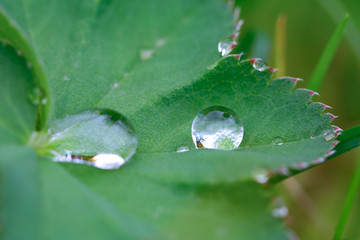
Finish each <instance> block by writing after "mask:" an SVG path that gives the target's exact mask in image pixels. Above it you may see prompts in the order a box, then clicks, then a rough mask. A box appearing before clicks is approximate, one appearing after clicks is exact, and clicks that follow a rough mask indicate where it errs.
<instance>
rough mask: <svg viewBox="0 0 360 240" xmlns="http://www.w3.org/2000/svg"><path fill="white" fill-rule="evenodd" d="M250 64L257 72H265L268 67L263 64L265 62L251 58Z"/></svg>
mask: <svg viewBox="0 0 360 240" xmlns="http://www.w3.org/2000/svg"><path fill="white" fill-rule="evenodd" d="M250 63H251V64H252V65H253V67H254V69H255V70H257V71H260V72H262V71H265V70H266V69H268V68H269V67H268V66H267V65H266V64H265V62H264V61H263V60H262V59H260V58H253V59H251V60H250Z"/></svg>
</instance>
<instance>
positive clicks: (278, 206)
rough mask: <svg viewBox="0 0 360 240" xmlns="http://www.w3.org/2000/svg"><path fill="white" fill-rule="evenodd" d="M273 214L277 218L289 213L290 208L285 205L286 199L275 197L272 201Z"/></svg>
mask: <svg viewBox="0 0 360 240" xmlns="http://www.w3.org/2000/svg"><path fill="white" fill-rule="evenodd" d="M272 206H273V209H272V211H271V213H272V216H273V217H276V218H284V217H286V216H287V215H288V214H289V209H288V208H287V207H286V206H285V204H284V200H283V199H282V198H280V197H278V198H275V199H274V200H273V202H272Z"/></svg>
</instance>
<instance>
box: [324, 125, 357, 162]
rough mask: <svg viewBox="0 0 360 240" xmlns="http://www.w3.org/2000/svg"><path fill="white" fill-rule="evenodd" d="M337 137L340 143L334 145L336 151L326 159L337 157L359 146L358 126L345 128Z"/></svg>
mask: <svg viewBox="0 0 360 240" xmlns="http://www.w3.org/2000/svg"><path fill="white" fill-rule="evenodd" d="M337 139H338V140H339V141H340V143H339V144H338V145H337V146H336V147H335V150H336V152H335V153H334V154H333V155H331V156H330V157H329V158H328V159H331V158H334V157H337V156H339V155H341V154H343V153H345V152H347V151H350V150H351V149H353V148H356V147H358V146H360V126H356V127H353V128H350V129H347V130H345V131H344V132H343V133H342V134H341V135H340V136H339V137H338V138H337Z"/></svg>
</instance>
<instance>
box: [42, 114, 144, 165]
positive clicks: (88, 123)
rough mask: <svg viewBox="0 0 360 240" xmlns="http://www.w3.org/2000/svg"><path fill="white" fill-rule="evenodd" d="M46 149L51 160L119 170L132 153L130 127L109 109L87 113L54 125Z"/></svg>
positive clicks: (58, 121) (135, 143) (122, 118)
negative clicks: (50, 151) (51, 155)
mask: <svg viewBox="0 0 360 240" xmlns="http://www.w3.org/2000/svg"><path fill="white" fill-rule="evenodd" d="M50 133H51V136H50V140H49V143H48V144H47V145H46V148H48V149H53V152H52V153H53V155H54V161H56V162H72V163H76V164H84V165H89V166H93V167H96V168H100V169H118V168H119V167H121V166H122V165H123V164H124V163H125V162H126V161H128V160H129V159H130V157H131V156H132V155H133V154H134V153H135V151H136V147H137V138H136V136H135V133H134V131H133V128H132V127H131V124H130V123H129V122H128V120H126V119H125V118H124V117H123V116H122V115H120V114H118V113H116V112H113V111H110V110H95V111H86V112H83V113H80V114H76V115H70V116H66V117H65V118H64V119H61V120H57V121H55V122H54V124H53V126H52V128H51V130H50Z"/></svg>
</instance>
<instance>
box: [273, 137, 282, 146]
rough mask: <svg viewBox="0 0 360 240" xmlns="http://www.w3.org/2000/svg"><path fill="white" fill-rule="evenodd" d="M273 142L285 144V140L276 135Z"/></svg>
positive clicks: (274, 143)
mask: <svg viewBox="0 0 360 240" xmlns="http://www.w3.org/2000/svg"><path fill="white" fill-rule="evenodd" d="M272 144H273V145H278V146H281V145H283V144H284V140H283V139H282V138H281V137H276V138H274V140H272Z"/></svg>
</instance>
